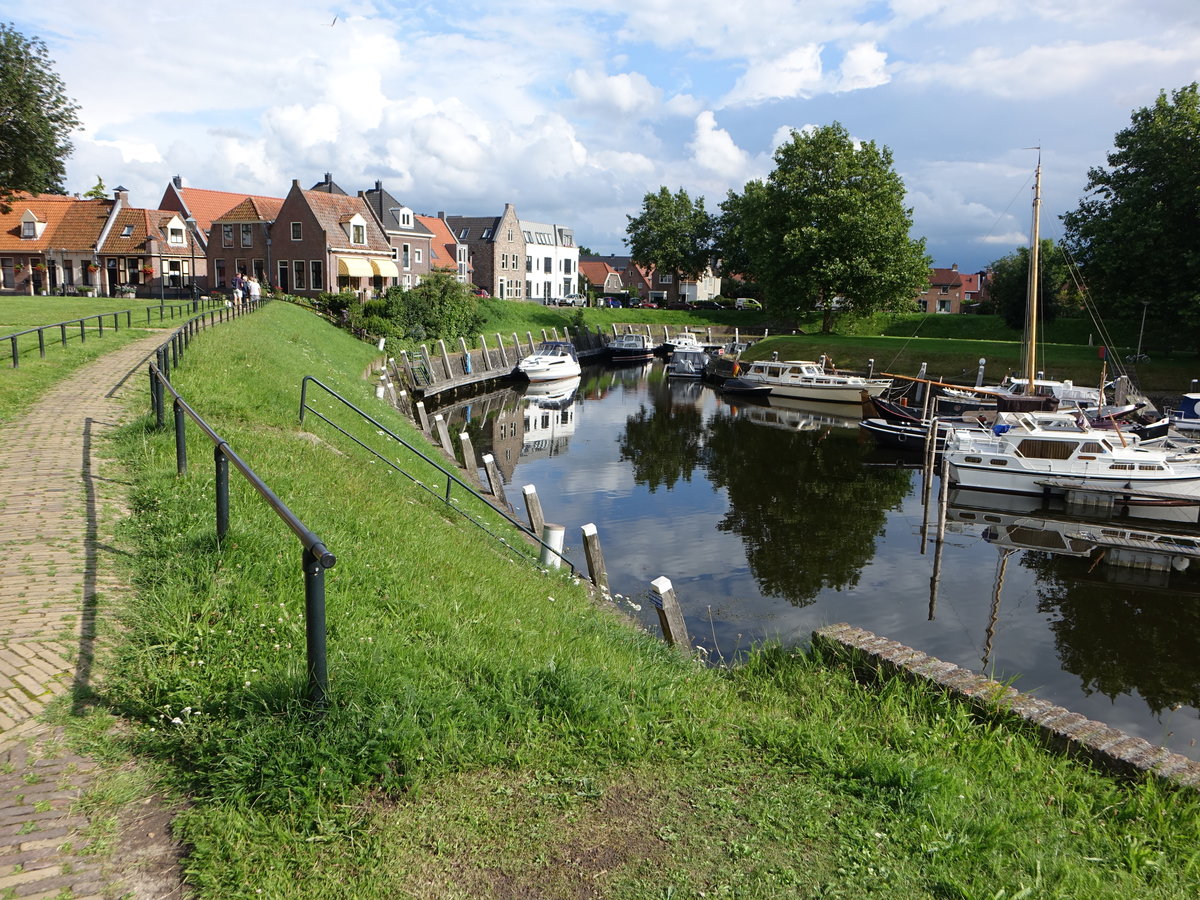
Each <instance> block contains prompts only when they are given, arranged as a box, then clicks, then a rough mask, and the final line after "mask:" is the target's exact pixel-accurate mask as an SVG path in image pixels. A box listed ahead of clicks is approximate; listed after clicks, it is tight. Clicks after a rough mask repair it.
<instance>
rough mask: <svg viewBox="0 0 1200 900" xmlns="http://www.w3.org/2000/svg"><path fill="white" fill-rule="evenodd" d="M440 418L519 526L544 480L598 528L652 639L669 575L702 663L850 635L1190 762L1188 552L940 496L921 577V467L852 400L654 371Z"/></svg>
mask: <svg viewBox="0 0 1200 900" xmlns="http://www.w3.org/2000/svg"><path fill="white" fill-rule="evenodd" d="M437 411H438V412H441V413H442V415H443V416H444V417H446V419H447V421H448V422H449V423H450V424H451V430H452V432H453V433H457V432H456V431H454V428H455V427H457V428H458V429H459V430H465V431H467V432H468V433H470V434H471V437H472V441H473V443H474V446H475V448H476V450H477V451H478V452H479V453H481V454H482V453H492V454H493V456H494V457H495V459H496V461H497V464H498V466H499V467H500V469H501V472H502V474H503V476H504V478H505V481H506V488H507V494H508V497H509V498H510V500H512V501H514V502H515V503H516V504H518V512H519V514H520V516H521V518H524V516H525V511H524V509H522V508H521V507H520V506H519V504H520V502H521V491H520V487H521V486H523V485H527V484H532V485H535V486H536V487H537V492H538V497H539V499H540V500H541V503H542V507H543V510H544V512H545V517H546V521H548V522H556V523H559V524H562V525H565V526H566V528H567V548H566V550H567V555H568V556H569V557H571V559H572V560H574V561H575V562H576V563H577V564H579V565H582V564H583V553H582V549H581V547H580V541H581V539H580V532H579V529H580V527H581V526H582V525H584V524H586V523H588V522H594V523H595V524H596V526H597V529H598V532H599V536H600V540H601V544H602V546H603V550H604V555H605V561H606V563H607V568H608V574H609V579H610V582H611V585H612V588H613V590H614V591H615V592H617V593H619V594H620V595H621V599H620V600H619V601H618V602H620V603H621V605H622V607H623V608H624V609H625V610H626V611H627V612H628V613H629V614H630V615H632V616H634V617H635V618H637V619H638V620H639V621H641V622H642V623H643V624H644V625H645V626H646V627H647V628H648V629H650V630H651V631H653V632H656V633H657V632H658V630H659V629H658V619H657V616H656V614H655V612H654V609H653V607H652V605H651V603H650V601H649V599H648V590H649V584H650V582H651V581H652V580H654V579H655V578H658V577H659V576H666V577H668V578H670V579H671V582H672V583H673V585H674V587H675V590H676V594H677V595H678V598H679V601H680V604H681V606H682V608H683V612H684V615H685V617H686V620H687V625H688V630H689V632H690V635H691V638H692V642H693V644H694V645H695V646H696V647H697V648H698V649H699V651H700V652H701V653H702V654H703V655H704V656H705V657H706V658H707V659H708V661H709V662H710V663H711V664H716V665H719V664H722V663H726V664H727V663H731V662H733V661H734V660H736V659H737V658H738V657H739V656H740V655H741V654H744V653H745V652H746V651H747V649H748V648H750V647H751V646H752V645H754V644H757V643H761V642H763V641H778V642H781V643H783V644H785V645H805V644H807V642H808V640H809V637H810V635H811V633H812V631H813V630H814V629H816V628H819V627H821V626H822V625H827V624H830V623H833V622H849V623H851V624H853V625H857V626H860V627H862V628H866V629H868V630H870V631H873V632H875V633H877V634H879V635H882V636H884V637H887V638H890V639H892V640H896V641H900V642H901V643H904V644H908V645H909V646H912V647H915V648H917V649H918V650H921V651H924V652H925V653H928V654H931V655H933V656H937V657H939V658H941V659H944V660H947V661H949V662H953V663H956V664H958V665H960V666H963V667H965V668H968V669H972V670H973V671H976V672H980V673H983V674H986V675H988V676H990V677H992V678H995V679H997V680H999V681H1002V682H1006V683H1011V684H1012V685H1013V686H1014V687H1016V688H1017V689H1018V690H1022V691H1026V692H1028V693H1032V694H1034V695H1036V696H1038V697H1041V698H1042V699H1045V700H1048V701H1050V702H1052V703H1056V704H1060V705H1062V706H1065V707H1067V708H1068V709H1071V710H1073V711H1075V712H1078V713H1081V714H1083V715H1085V716H1088V717H1089V718H1093V719H1098V720H1100V721H1102V722H1106V723H1107V724H1109V725H1111V726H1113V727H1116V728H1120V729H1122V730H1124V731H1126V732H1129V733H1130V734H1133V735H1136V736H1138V737H1142V738H1145V739H1146V740H1148V741H1150V742H1151V743H1155V744H1162V745H1163V746H1166V747H1169V748H1170V749H1172V750H1175V751H1176V752H1179V753H1182V754H1185V755H1187V756H1190V757H1191V758H1193V759H1200V743H1198V742H1200V716H1198V707H1200V560H1197V561H1193V562H1191V564H1190V565H1188V559H1187V558H1186V556H1181V557H1172V560H1171V563H1172V564H1171V566H1169V567H1168V568H1167V569H1166V570H1165V571H1162V570H1147V569H1145V568H1137V567H1130V566H1128V565H1117V564H1115V563H1114V562H1113V561H1114V560H1117V559H1119V558H1120V556H1121V554H1120V553H1119V552H1118V551H1117V550H1115V549H1113V548H1111V547H1106V546H1100V545H1098V544H1097V543H1095V542H1093V541H1091V540H1087V539H1085V538H1083V537H1081V536H1080V535H1081V533H1087V534H1089V535H1091V534H1093V533H1096V532H1097V531H1098V527H1099V525H1101V524H1104V523H1095V522H1091V523H1089V522H1086V521H1084V522H1080V521H1078V520H1075V519H1072V518H1071V517H1068V516H1066V515H1065V514H1063V513H1060V512H1058V511H1047V510H1042V509H1037V508H1034V507H1035V506H1036V504H1028V503H1025V501H1017V500H1016V499H1015V498H1004V497H1002V496H1000V495H990V496H987V495H976V496H974V497H970V496H967V495H966V494H960V493H957V492H951V495H950V503H949V507H948V516H947V519H948V523H947V529H946V534H945V539H944V541H943V542H942V545H941V551H940V561H939V562H938V564H937V565H936V567H935V560H939V554H938V552H937V548H936V543H935V541H934V537H935V534H934V532H935V530H936V529H935V528H934V527H933V526H935V525H936V520H937V510H936V498H937V496H938V491H939V485H938V484H937V482H936V480H935V481H934V483H933V485H932V496H933V498H934V500H935V504H934V509H933V510H932V511H931V512H930V514H929V516H930V528H929V533H928V540H926V539H924V538H923V537H922V534H923V526H924V524H925V522H926V513H925V506H924V503H923V493H924V492H923V490H922V484H923V479H922V472H921V470H920V466H919V464H920V458H919V456H911V457H907V458H905V457H904V455H903V454H899V453H896V452H894V451H890V452H884V451H881V450H880V449H878V448H877V447H876V446H875V444H874V441H873V439H871V438H870V436H869V435H866V434H860V429H859V428H858V424H857V412H856V410H854V409H847V408H842V407H827V406H825V405H821V404H812V405H809V406H804V405H801V404H799V403H795V402H788V403H787V405H782V404H780V403H779V402H776V403H775V404H774V405H764V404H756V403H741V402H735V401H734V400H733V399H732V398H729V397H726V396H723V395H721V394H720V393H718V392H716V391H714V390H713V388H711V387H710V386H707V385H702V384H700V383H698V382H695V381H689V380H679V379H668V378H667V377H666V374H665V371H664V370H663V367H662V363H661V362H654V363H647V364H642V365H635V366H625V367H621V368H603V367H588V368H585V369H584V373H583V376H582V378H581V379H579V380H577V381H570V382H567V383H566V384H555V385H551V386H519V387H517V388H515V389H505V390H499V391H492V392H489V393H486V394H479V395H477V396H472V397H469V398H468V397H464V396H462V395H460V396H458V397H457V398H455V399H454V400H453V401H451V402H443V404H442V405H441V406H440V407H438V409H437ZM1022 504H1025V505H1024V506H1022ZM1192 515H1193V516H1194V515H1195V513H1194V512H1193V513H1192ZM1136 527H1137V528H1138V529H1141V530H1145V529H1147V528H1152V529H1154V530H1159V531H1168V532H1170V533H1181V532H1184V531H1186V530H1187V529H1186V527H1185V526H1183V525H1178V524H1168V525H1164V524H1162V523H1153V524H1148V523H1146V522H1139V523H1136ZM1191 531H1192V532H1193V533H1195V531H1196V528H1195V526H1194V525H1193V526H1192V527H1191ZM1126 555H1128V554H1126ZM935 573H936V575H937V577H936V578H935V577H934V576H935Z"/></svg>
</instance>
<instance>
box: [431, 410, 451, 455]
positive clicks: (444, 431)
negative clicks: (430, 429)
mask: <svg viewBox="0 0 1200 900" xmlns="http://www.w3.org/2000/svg"><path fill="white" fill-rule="evenodd" d="M433 424H434V426H435V427H436V428H437V437H438V443H440V444H441V445H442V449H443V450H445V451H446V455H447V456H449V457H450V458H451V459H454V444H452V443H451V442H450V429H449V428H447V427H446V420H445V419H444V418H442V414H441V413H437V414H436V415H434V417H433Z"/></svg>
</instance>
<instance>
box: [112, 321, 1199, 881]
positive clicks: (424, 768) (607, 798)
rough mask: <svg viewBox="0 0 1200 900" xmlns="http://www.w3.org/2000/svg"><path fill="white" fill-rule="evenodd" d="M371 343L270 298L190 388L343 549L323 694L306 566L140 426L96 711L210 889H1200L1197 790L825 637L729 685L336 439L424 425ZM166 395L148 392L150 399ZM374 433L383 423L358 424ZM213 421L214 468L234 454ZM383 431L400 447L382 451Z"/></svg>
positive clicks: (330, 604)
mask: <svg viewBox="0 0 1200 900" xmlns="http://www.w3.org/2000/svg"><path fill="white" fill-rule="evenodd" d="M373 355H374V351H373V349H372V348H370V347H368V346H364V345H362V344H359V343H357V342H355V341H353V340H352V339H350V338H349V337H348V336H346V335H345V334H342V333H340V332H338V331H336V330H334V329H332V328H330V327H329V326H327V325H325V324H324V323H322V322H321V321H320V320H319V319H317V318H316V317H315V316H313V315H310V314H308V313H306V312H304V311H303V310H300V309H298V308H296V307H293V306H289V305H286V304H279V303H276V304H271V305H270V306H268V307H267V308H265V309H264V310H262V311H260V312H258V313H256V314H255V315H254V316H251V317H247V318H244V319H239V320H237V321H235V322H233V323H230V324H228V325H226V326H223V327H222V329H221V330H220V332H219V333H217V332H204V333H202V334H201V335H199V336H198V337H197V338H195V339H194V340H193V342H192V348H191V351H190V352H189V354H188V356H187V358H186V360H185V362H184V364H183V366H181V367H180V368H179V369H177V370H176V372H175V373H174V383H175V384H176V386H177V387H178V388H179V389H180V390H181V392H182V393H183V395H184V397H185V398H186V399H187V400H188V402H189V403H191V404H192V405H193V406H194V407H195V408H196V409H198V410H199V411H200V412H201V413H202V414H203V415H204V416H205V417H206V418H208V420H209V421H210V423H211V424H212V425H214V427H216V429H217V430H218V431H219V432H220V433H221V435H222V437H224V438H225V439H226V440H228V441H229V442H230V445H231V446H232V447H233V449H234V450H235V451H237V452H238V453H239V454H240V455H241V456H242V457H243V458H244V459H246V460H247V461H248V462H249V463H250V464H251V465H252V466H253V467H254V468H255V470H256V471H257V472H258V473H259V474H260V475H261V476H263V477H264V479H265V480H266V481H267V483H268V484H269V485H270V486H271V487H272V489H273V490H274V491H275V492H276V494H278V496H279V497H280V498H281V499H282V500H283V501H284V502H285V503H287V504H288V505H289V506H290V507H291V508H292V509H293V510H294V511H296V512H297V514H298V515H299V516H300V517H301V518H302V519H303V520H304V521H305V522H306V524H308V525H309V527H311V528H312V529H313V530H314V531H315V532H316V533H317V534H318V535H319V536H320V537H321V538H322V539H323V540H324V541H325V542H326V543H327V544H328V546H329V547H330V549H331V550H332V551H333V552H334V553H336V554H337V555H338V564H337V566H336V567H335V568H334V569H332V570H330V572H329V578H328V585H327V586H328V594H327V608H328V613H329V647H330V658H329V664H330V672H331V684H332V698H333V702H332V705H331V707H330V709H329V710H328V712H327V713H326V714H325V715H323V716H315V715H313V714H311V713H310V711H309V710H307V709H306V708H305V706H304V704H303V703H302V702H301V701H300V699H299V698H300V697H301V696H302V694H303V689H304V681H305V672H304V631H303V588H302V583H301V580H300V572H299V563H300V550H299V547H298V545H297V544H296V541H295V539H294V538H293V537H292V536H291V535H290V533H288V532H286V531H285V529H284V528H283V526H282V525H281V524H280V523H279V522H278V520H277V519H276V518H275V517H274V514H273V513H271V512H270V511H269V510H267V509H266V507H265V504H263V502H262V501H261V499H260V498H258V497H257V495H254V494H252V493H251V492H250V491H249V490H247V489H246V488H245V486H244V485H243V484H241V481H240V479H238V478H236V477H235V478H234V481H233V484H232V485H231V488H232V491H231V494H232V496H231V509H232V530H231V533H230V534H229V535H228V537H227V539H226V541H225V542H224V543H223V545H221V546H219V547H218V546H217V542H216V540H215V537H214V535H213V527H212V521H213V505H214V498H213V487H212V478H211V472H210V471H208V468H209V467H207V466H205V465H203V464H201V463H199V462H195V463H193V466H192V468H191V471H190V473H189V474H188V475H187V476H186V477H184V478H177V477H176V475H175V474H174V472H175V470H174V458H175V457H174V449H173V445H172V439H171V435H170V429H166V430H164V431H162V432H160V431H155V430H153V429H151V428H150V423H149V421H148V420H147V419H145V418H143V419H140V420H138V421H137V422H135V423H133V424H132V425H130V426H128V427H126V428H124V429H122V430H121V431H120V433H119V434H118V435H117V437H116V438H115V442H114V444H113V450H114V451H115V452H116V453H118V454H119V457H120V459H121V460H122V462H123V464H124V466H125V467H126V469H127V472H128V480H129V482H130V483H131V484H132V485H133V488H132V492H131V496H130V498H129V500H130V510H131V514H130V517H129V518H128V519H127V521H126V522H125V524H124V526H123V528H122V533H121V535H120V540H121V541H123V543H124V545H126V546H128V547H129V548H130V549H131V553H130V556H129V565H130V567H131V569H130V571H129V572H128V580H129V581H130V583H131V584H132V585H133V586H134V590H133V591H132V593H131V594H130V596H128V597H126V598H122V600H121V601H120V603H119V605H114V606H113V607H112V608H111V609H107V608H106V609H105V610H104V612H105V613H107V614H108V616H109V617H110V618H109V621H110V622H111V624H112V627H111V629H110V630H109V631H108V633H107V638H108V639H107V642H106V647H107V649H106V651H105V653H104V658H103V667H102V668H103V675H104V677H103V687H102V693H101V694H100V696H98V697H97V700H98V701H100V702H101V703H102V704H103V706H104V708H105V709H106V710H107V714H108V715H110V716H113V717H115V718H117V719H119V720H121V722H122V725H123V727H122V728H120V729H115V730H112V731H106V732H103V736H102V737H97V734H98V730H97V729H95V727H94V725H93V726H92V728H90V729H89V734H90V735H91V739H92V740H93V741H96V740H103V741H107V742H110V744H111V746H110V747H109V755H110V756H111V757H119V756H120V755H121V754H128V755H131V756H134V757H140V758H143V759H145V760H147V761H148V762H150V763H151V764H152V767H153V768H155V769H158V770H161V771H162V772H163V773H164V774H163V776H162V777H163V779H164V783H165V785H166V786H167V787H169V789H170V790H171V791H172V792H173V793H174V794H175V795H176V796H177V797H180V798H186V799H187V801H188V803H187V807H186V809H185V811H183V812H182V813H181V814H180V815H179V817H178V818H177V820H176V823H175V831H176V833H177V835H178V836H180V837H181V838H182V839H183V840H184V841H185V842H186V843H187V844H188V846H189V848H190V853H189V856H188V858H187V860H186V870H187V873H188V878H189V881H190V883H191V884H192V885H194V886H195V887H196V889H197V895H198V896H201V897H214V898H215V897H220V898H226V897H328V898H351V897H353V898H375V897H378V898H385V897H386V898H394V897H430V898H433V897H437V898H446V897H464V898H465V897H480V896H490V897H564V896H570V897H614V898H663V897H681V896H707V897H745V898H758V897H761V898H774V897H779V896H814V897H815V896H821V897H861V896H864V895H869V894H875V895H880V896H895V897H934V898H947V897H961V898H984V897H987V898H999V897H1004V898H1012V897H1018V896H1021V897H1029V896H1038V897H1089V898H1092V897H1095V898H1103V897H1114V898H1115V897H1122V898H1127V897H1192V896H1195V895H1196V894H1197V892H1198V891H1200V849H1198V848H1200V840H1198V838H1200V834H1198V833H1197V831H1198V827H1200V826H1198V823H1200V803H1198V802H1197V799H1196V797H1195V795H1194V794H1191V793H1185V792H1175V791H1170V790H1167V789H1164V788H1162V787H1160V786H1158V785H1155V784H1126V783H1121V782H1117V781H1114V780H1112V779H1110V778H1107V777H1105V776H1102V775H1100V774H1097V773H1095V772H1093V771H1091V770H1089V769H1088V768H1086V767H1085V766H1083V765H1080V764H1077V763H1074V762H1071V761H1069V760H1065V759H1062V758H1060V757H1057V756H1053V755H1050V754H1047V753H1046V752H1044V751H1043V750H1042V749H1040V747H1039V746H1038V744H1037V742H1036V740H1035V739H1034V737H1033V736H1031V735H1028V734H1025V733H1022V732H1020V731H1013V730H1006V729H1003V728H999V727H996V726H994V725H988V724H981V723H979V722H977V721H976V720H975V719H973V718H972V716H971V715H970V713H969V712H968V711H967V710H965V709H964V708H962V707H959V706H957V705H955V704H953V703H951V702H949V701H948V700H945V699H944V698H941V697H938V696H934V695H930V694H927V693H922V692H920V691H918V690H917V689H916V688H914V687H912V686H909V685H905V684H903V683H899V682H896V683H889V684H886V685H884V686H882V687H867V686H863V685H860V684H858V683H857V682H855V681H854V679H853V678H852V677H851V676H850V674H849V673H847V672H845V671H842V670H840V669H838V668H836V667H830V666H827V665H825V664H824V662H823V661H822V660H820V659H817V658H814V657H813V656H812V655H809V654H807V653H805V652H803V651H802V650H800V649H783V648H778V647H765V648H759V649H758V650H757V652H755V653H754V654H753V655H752V657H751V659H750V660H749V662H747V663H746V664H745V665H742V666H739V667H737V668H735V669H732V670H730V669H705V668H702V667H700V666H698V665H697V664H696V663H694V662H693V661H689V660H685V659H683V658H682V657H680V656H679V655H677V654H675V653H674V652H673V651H671V650H669V649H668V648H666V647H665V646H664V645H662V644H661V643H660V642H659V641H657V640H656V639H654V638H653V637H651V636H647V635H644V634H641V633H639V632H638V631H636V630H634V629H633V628H632V627H630V626H629V625H628V624H627V623H626V622H624V621H623V620H622V619H621V618H620V617H619V616H618V615H617V614H616V613H615V612H614V611H613V610H611V609H608V608H605V607H603V606H599V605H597V604H596V603H595V602H594V601H593V600H592V599H591V598H590V597H589V595H588V593H587V592H586V590H585V587H584V586H583V585H580V584H576V583H574V582H573V581H572V580H571V579H570V578H567V577H564V576H563V575H561V574H554V573H543V572H541V571H539V570H538V569H537V568H535V567H533V566H530V565H528V564H526V563H525V562H524V561H521V560H517V559H515V558H514V557H513V555H512V554H511V553H509V552H507V551H505V550H503V549H502V548H499V549H498V548H497V546H496V545H495V544H493V543H491V542H485V541H482V540H481V539H480V538H479V537H478V531H477V530H475V529H472V528H471V527H470V526H468V525H462V524H460V523H459V520H458V519H457V518H456V517H452V516H448V515H447V513H446V510H445V508H444V506H443V505H442V504H440V503H439V502H437V501H436V500H433V499H431V498H430V497H429V496H428V495H427V494H425V493H424V492H422V491H420V490H418V489H416V488H414V487H413V486H412V485H411V484H409V483H408V482H407V481H406V480H404V479H403V478H401V477H398V476H397V475H395V474H389V471H388V469H387V468H385V467H384V466H382V465H380V464H378V463H372V462H370V460H369V458H368V457H367V456H366V455H365V454H363V453H362V452H361V451H359V450H357V449H356V448H354V447H353V445H351V444H350V443H349V442H348V441H346V440H345V439H343V438H341V437H340V436H339V435H337V434H336V433H335V432H333V431H332V430H330V429H327V428H322V427H321V426H319V425H318V424H316V423H311V422H310V423H306V425H305V426H304V427H303V428H301V427H300V426H298V424H297V422H296V408H297V401H298V394H299V383H300V378H301V377H302V375H304V374H315V375H318V376H319V377H321V378H322V380H323V381H326V382H327V383H330V384H331V386H333V387H335V388H336V389H337V390H339V391H341V392H343V393H344V394H345V395H346V396H348V397H349V398H351V399H352V400H354V401H355V402H357V403H359V404H360V405H362V406H364V407H368V408H370V409H371V410H372V411H373V412H375V413H376V414H377V415H378V416H379V417H380V418H381V419H382V418H385V417H387V418H388V419H389V421H394V422H395V424H394V428H395V430H396V431H397V432H398V433H401V434H402V435H403V436H405V437H406V438H408V439H411V440H413V441H418V440H420V437H419V436H418V435H417V434H416V433H415V432H414V431H413V429H412V428H411V427H409V426H408V425H407V424H406V423H404V422H403V421H399V419H398V417H395V416H391V415H390V414H389V413H388V411H386V410H382V409H380V408H379V407H380V404H378V403H376V401H374V398H373V389H372V386H371V385H370V384H369V383H368V382H366V381H364V380H362V379H361V378H360V375H361V373H362V372H363V371H364V370H365V369H367V368H368V366H369V364H370V362H371V358H372V356H373ZM139 406H140V407H142V408H144V406H145V404H144V403H139ZM344 424H345V426H346V427H347V430H350V431H353V432H354V433H356V434H357V435H359V436H361V437H363V438H364V439H370V438H371V436H372V435H374V429H372V428H369V427H366V428H364V427H363V426H361V425H359V424H357V423H353V422H345V423H344ZM194 431H195V429H192V428H189V454H190V458H191V459H192V460H194V461H201V460H206V459H211V456H210V454H211V447H210V446H208V445H207V442H206V439H203V438H202V437H201V436H199V435H198V434H197V435H194V434H192V432H194ZM374 436H375V437H376V438H378V437H379V436H378V435H374Z"/></svg>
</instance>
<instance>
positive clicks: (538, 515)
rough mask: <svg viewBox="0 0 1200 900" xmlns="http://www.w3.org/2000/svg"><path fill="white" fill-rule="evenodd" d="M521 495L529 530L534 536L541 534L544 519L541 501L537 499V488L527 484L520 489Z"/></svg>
mask: <svg viewBox="0 0 1200 900" xmlns="http://www.w3.org/2000/svg"><path fill="white" fill-rule="evenodd" d="M521 493H522V495H524V497H525V514H526V515H528V516H529V530H530V531H532V532H533V533H534V534H541V533H542V528H543V527H544V526H545V524H546V517H545V516H544V515H542V501H541V500H539V499H538V495H537V488H536V487H535V486H534V485H532V484H527V485H525V487H523V488H521Z"/></svg>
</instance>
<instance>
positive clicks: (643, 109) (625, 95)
mask: <svg viewBox="0 0 1200 900" xmlns="http://www.w3.org/2000/svg"><path fill="white" fill-rule="evenodd" d="M567 86H568V87H569V88H570V89H571V91H572V92H573V93H574V94H575V99H576V100H577V101H578V102H579V103H581V104H583V106H584V107H585V108H586V109H587V110H591V111H595V112H598V113H613V112H615V113H621V114H622V115H635V116H636V115H646V114H649V113H650V112H652V111H653V110H654V108H655V107H657V106H658V103H659V100H660V99H661V98H662V91H661V90H659V89H658V88H656V87H654V85H652V84H651V83H650V81H649V80H648V79H647V78H646V76H645V75H642V74H640V73H638V72H625V73H621V74H619V75H599V74H596V73H594V72H585V71H583V70H581V69H576V70H575V71H574V72H572V73H571V74H570V75H569V76H568V77H567Z"/></svg>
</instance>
